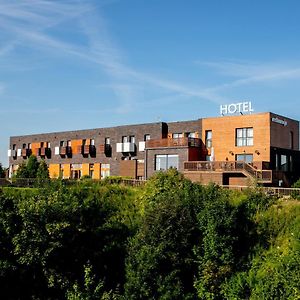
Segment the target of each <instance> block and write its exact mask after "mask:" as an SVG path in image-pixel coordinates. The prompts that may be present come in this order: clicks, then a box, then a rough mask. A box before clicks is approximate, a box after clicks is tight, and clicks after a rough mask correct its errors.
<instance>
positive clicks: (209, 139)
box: [205, 130, 212, 148]
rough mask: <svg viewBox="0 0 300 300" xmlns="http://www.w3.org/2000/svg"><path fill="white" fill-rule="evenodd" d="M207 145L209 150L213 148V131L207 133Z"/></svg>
mask: <svg viewBox="0 0 300 300" xmlns="http://www.w3.org/2000/svg"><path fill="white" fill-rule="evenodd" d="M205 145H206V147H207V148H211V147H212V130H206V131H205Z"/></svg>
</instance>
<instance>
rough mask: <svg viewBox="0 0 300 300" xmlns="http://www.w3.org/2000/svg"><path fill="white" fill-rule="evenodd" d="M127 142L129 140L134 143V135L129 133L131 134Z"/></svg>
mask: <svg viewBox="0 0 300 300" xmlns="http://www.w3.org/2000/svg"><path fill="white" fill-rule="evenodd" d="M129 142H130V143H135V136H134V135H131V136H130V137H129Z"/></svg>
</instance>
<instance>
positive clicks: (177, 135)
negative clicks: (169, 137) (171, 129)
mask: <svg viewBox="0 0 300 300" xmlns="http://www.w3.org/2000/svg"><path fill="white" fill-rule="evenodd" d="M182 137H183V134H182V133H173V139H180V138H182Z"/></svg>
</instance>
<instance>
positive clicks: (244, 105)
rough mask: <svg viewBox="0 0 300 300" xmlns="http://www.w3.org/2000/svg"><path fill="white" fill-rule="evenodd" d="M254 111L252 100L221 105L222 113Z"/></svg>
mask: <svg viewBox="0 0 300 300" xmlns="http://www.w3.org/2000/svg"><path fill="white" fill-rule="evenodd" d="M253 111H254V110H253V108H252V103H251V102H250V101H247V102H239V103H231V104H223V105H220V114H221V115H228V114H230V115H232V114H239V113H241V114H243V113H252V112H253Z"/></svg>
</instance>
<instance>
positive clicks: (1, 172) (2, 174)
mask: <svg viewBox="0 0 300 300" xmlns="http://www.w3.org/2000/svg"><path fill="white" fill-rule="evenodd" d="M0 178H5V170H4V168H3V167H2V164H1V163H0Z"/></svg>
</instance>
